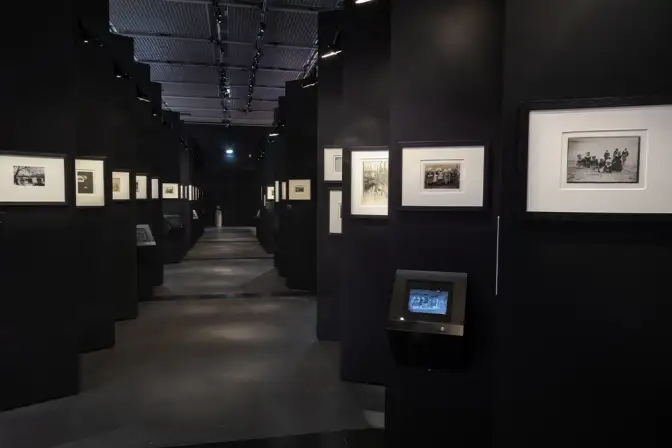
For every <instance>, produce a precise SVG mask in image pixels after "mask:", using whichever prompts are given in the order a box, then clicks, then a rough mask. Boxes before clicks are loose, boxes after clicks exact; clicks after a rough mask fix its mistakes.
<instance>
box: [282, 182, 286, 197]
mask: <svg viewBox="0 0 672 448" xmlns="http://www.w3.org/2000/svg"><path fill="white" fill-rule="evenodd" d="M282 200H283V201H286V200H287V182H283V183H282Z"/></svg>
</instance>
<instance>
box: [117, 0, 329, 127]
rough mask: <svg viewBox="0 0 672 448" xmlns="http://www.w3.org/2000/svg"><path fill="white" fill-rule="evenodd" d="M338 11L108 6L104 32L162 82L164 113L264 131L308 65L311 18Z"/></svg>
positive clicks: (164, 3)
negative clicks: (124, 41) (129, 44)
mask: <svg viewBox="0 0 672 448" xmlns="http://www.w3.org/2000/svg"><path fill="white" fill-rule="evenodd" d="M340 6H341V0H263V1H259V0H256V1H255V0H229V1H219V2H217V1H211V0H110V28H111V29H112V30H113V31H114V32H116V33H118V34H122V35H125V36H130V37H133V38H134V40H135V58H136V60H137V61H138V62H142V63H145V64H149V66H150V67H151V79H152V81H154V82H158V83H161V84H162V89H163V102H164V106H163V107H164V109H168V110H172V111H175V112H179V113H180V115H181V118H182V120H184V121H185V122H187V123H208V124H226V123H230V124H232V125H241V126H270V125H271V124H272V122H273V109H274V108H275V107H276V106H277V99H278V97H279V96H282V95H283V94H284V86H285V82H286V81H291V80H294V79H299V78H302V77H304V76H305V75H306V74H307V72H308V71H309V70H311V69H312V67H313V66H314V63H315V61H316V58H317V54H316V53H317V13H318V12H319V11H325V10H331V9H335V8H339V7H340ZM217 17H219V21H218V20H217ZM218 22H219V23H218ZM262 30H263V31H262ZM258 50H260V51H259V53H260V56H257V58H258V59H256V61H257V62H256V63H255V56H256V55H257V53H258ZM255 66H256V69H253V67H255ZM253 73H254V76H252V74H253ZM250 84H252V86H253V87H252V88H250ZM250 98H251V102H250V101H249V99H250Z"/></svg>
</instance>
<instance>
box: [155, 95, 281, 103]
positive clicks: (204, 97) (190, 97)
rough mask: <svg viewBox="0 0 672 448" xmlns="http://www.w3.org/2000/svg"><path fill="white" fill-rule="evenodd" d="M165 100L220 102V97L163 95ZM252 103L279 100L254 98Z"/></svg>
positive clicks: (275, 101) (232, 99)
mask: <svg viewBox="0 0 672 448" xmlns="http://www.w3.org/2000/svg"><path fill="white" fill-rule="evenodd" d="M161 96H162V97H163V98H171V99H192V100H220V99H221V98H220V97H218V96H191V95H161ZM226 100H231V101H236V100H238V101H245V100H246V98H226ZM252 101H258V102H262V103H277V102H278V101H277V100H265V99H261V98H252Z"/></svg>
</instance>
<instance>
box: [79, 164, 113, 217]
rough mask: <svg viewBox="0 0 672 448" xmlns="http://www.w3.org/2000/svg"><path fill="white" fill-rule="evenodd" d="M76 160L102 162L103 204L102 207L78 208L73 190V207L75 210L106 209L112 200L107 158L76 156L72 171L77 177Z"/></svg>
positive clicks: (110, 173) (110, 174)
mask: <svg viewBox="0 0 672 448" xmlns="http://www.w3.org/2000/svg"><path fill="white" fill-rule="evenodd" d="M77 160H97V161H102V162H103V176H104V177H103V185H104V187H103V203H104V205H93V206H91V205H87V206H78V205H77V191H76V190H75V207H77V210H87V209H93V210H95V209H100V208H102V207H106V206H108V205H109V204H110V201H111V200H112V171H111V170H110V164H109V163H108V158H107V157H106V156H81V157H80V156H77V157H74V158H73V161H72V169H73V172H74V173H75V177H76V176H77V172H76V171H77V169H76V168H75V166H76V163H75V162H76V161H77Z"/></svg>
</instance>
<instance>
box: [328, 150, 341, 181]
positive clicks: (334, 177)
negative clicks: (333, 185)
mask: <svg viewBox="0 0 672 448" xmlns="http://www.w3.org/2000/svg"><path fill="white" fill-rule="evenodd" d="M342 180H343V149H342V148H325V149H324V181H325V182H341V181H342Z"/></svg>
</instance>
